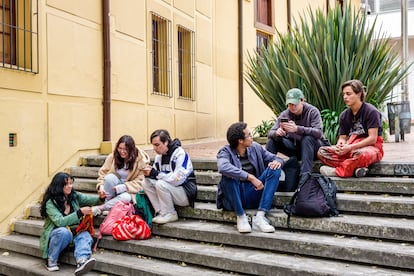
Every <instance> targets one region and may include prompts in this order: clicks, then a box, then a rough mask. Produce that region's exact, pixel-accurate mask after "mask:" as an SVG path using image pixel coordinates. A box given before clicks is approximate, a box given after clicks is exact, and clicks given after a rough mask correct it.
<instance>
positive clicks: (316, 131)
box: [266, 88, 329, 175]
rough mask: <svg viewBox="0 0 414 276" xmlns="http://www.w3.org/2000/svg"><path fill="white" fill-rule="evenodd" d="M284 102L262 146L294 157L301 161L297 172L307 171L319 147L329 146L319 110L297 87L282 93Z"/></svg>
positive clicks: (275, 152)
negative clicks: (324, 134) (284, 93)
mask: <svg viewBox="0 0 414 276" xmlns="http://www.w3.org/2000/svg"><path fill="white" fill-rule="evenodd" d="M286 105H287V109H286V110H284V111H283V112H282V113H280V116H279V117H278V119H277V121H276V123H275V125H274V126H273V127H272V129H271V130H270V131H269V134H268V140H267V144H266V149H267V150H268V151H270V152H273V153H274V154H277V153H279V152H280V153H282V154H284V155H286V156H289V157H291V156H296V157H297V159H298V160H302V163H301V166H300V175H303V174H305V173H308V172H309V173H310V172H312V168H313V161H314V160H316V158H317V156H316V153H317V152H318V150H319V148H320V147H321V146H327V145H329V142H328V141H327V140H326V139H325V138H324V136H323V130H322V118H321V113H320V112H319V110H318V109H317V108H316V107H315V106H313V105H311V104H308V103H306V102H305V96H304V95H303V92H302V91H301V90H300V89H298V88H292V89H290V90H289V91H288V92H287V93H286Z"/></svg>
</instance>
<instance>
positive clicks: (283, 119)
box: [280, 118, 289, 123]
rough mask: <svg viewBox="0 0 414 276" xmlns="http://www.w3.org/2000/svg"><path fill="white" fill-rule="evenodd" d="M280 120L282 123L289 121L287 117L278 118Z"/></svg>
mask: <svg viewBox="0 0 414 276" xmlns="http://www.w3.org/2000/svg"><path fill="white" fill-rule="evenodd" d="M280 121H281V122H282V123H287V122H289V119H288V118H280Z"/></svg>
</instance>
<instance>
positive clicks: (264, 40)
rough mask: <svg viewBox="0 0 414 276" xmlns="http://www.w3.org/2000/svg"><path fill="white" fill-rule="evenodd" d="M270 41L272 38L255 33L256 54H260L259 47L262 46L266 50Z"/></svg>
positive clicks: (264, 34) (258, 32) (261, 33)
mask: <svg viewBox="0 0 414 276" xmlns="http://www.w3.org/2000/svg"><path fill="white" fill-rule="evenodd" d="M271 39H272V36H271V35H269V34H266V33H263V32H260V31H257V32H256V50H257V52H259V53H260V51H261V50H260V47H261V46H263V47H264V48H266V49H267V47H268V46H269V43H270V41H271Z"/></svg>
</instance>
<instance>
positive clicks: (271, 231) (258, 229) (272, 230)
mask: <svg viewBox="0 0 414 276" xmlns="http://www.w3.org/2000/svg"><path fill="white" fill-rule="evenodd" d="M253 230H255V231H260V232H263V233H273V232H275V229H274V228H273V229H269V230H263V229H260V227H259V226H254V225H253Z"/></svg>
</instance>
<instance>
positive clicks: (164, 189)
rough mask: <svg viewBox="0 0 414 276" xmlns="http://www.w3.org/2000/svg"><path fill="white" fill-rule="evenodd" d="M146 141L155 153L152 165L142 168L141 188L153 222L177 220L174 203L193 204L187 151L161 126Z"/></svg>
mask: <svg viewBox="0 0 414 276" xmlns="http://www.w3.org/2000/svg"><path fill="white" fill-rule="evenodd" d="M150 142H151V144H152V146H153V148H154V151H155V152H156V153H157V155H156V156H155V159H154V164H153V166H152V167H151V166H149V167H148V168H147V169H146V170H144V175H145V176H146V178H145V181H144V191H145V194H146V195H147V196H148V199H149V200H150V202H151V204H152V206H153V207H154V210H155V214H156V216H155V217H154V218H153V219H152V222H153V223H157V224H164V223H167V222H172V221H176V220H178V215H177V211H176V210H175V208H174V205H178V206H191V207H194V201H195V199H196V195H197V185H196V182H195V175H194V171H193V164H192V163H191V160H190V157H189V156H188V153H186V152H185V151H184V149H183V148H182V147H181V142H180V140H179V139H177V138H176V139H174V140H172V139H171V137H170V134H169V133H168V131H167V130H165V129H158V130H155V131H154V132H153V133H152V134H151V138H150Z"/></svg>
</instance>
